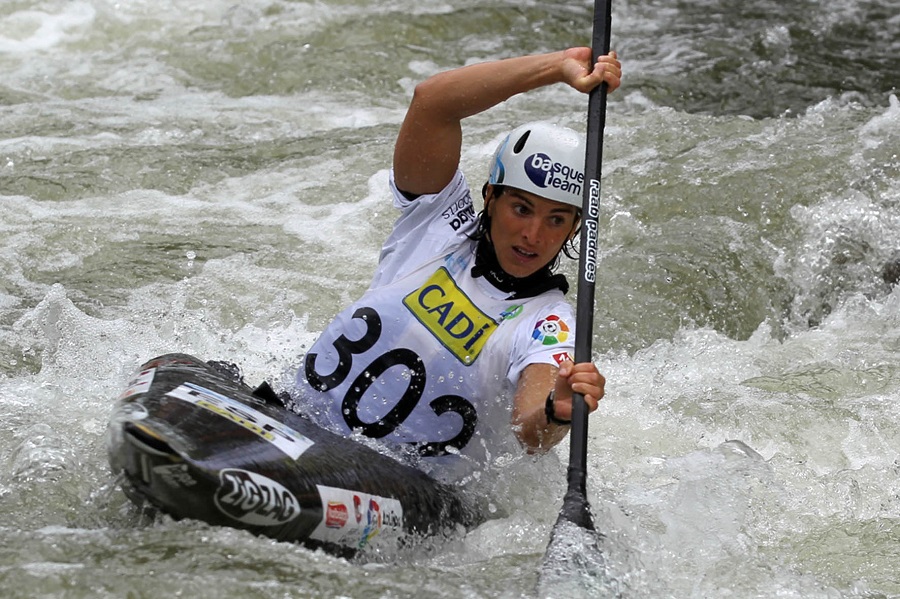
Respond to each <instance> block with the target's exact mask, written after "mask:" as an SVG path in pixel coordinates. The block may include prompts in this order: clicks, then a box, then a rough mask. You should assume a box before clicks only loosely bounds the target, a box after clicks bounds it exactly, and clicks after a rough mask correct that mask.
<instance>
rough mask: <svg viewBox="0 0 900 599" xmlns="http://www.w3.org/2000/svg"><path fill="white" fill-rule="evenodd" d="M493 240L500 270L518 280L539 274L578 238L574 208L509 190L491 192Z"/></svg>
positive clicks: (489, 206) (507, 188)
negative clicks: (565, 247)
mask: <svg viewBox="0 0 900 599" xmlns="http://www.w3.org/2000/svg"><path fill="white" fill-rule="evenodd" d="M486 195H487V198H488V202H487V208H486V209H487V213H488V215H489V216H490V217H491V229H490V239H491V243H492V245H493V246H494V252H495V253H496V255H497V261H498V262H499V263H500V267H501V268H502V269H503V270H504V271H506V273H507V274H510V275H512V276H514V277H518V278H522V277H527V276H528V275H531V274H534V273H536V272H537V271H538V270H540V269H541V268H543V267H544V266H546V265H547V264H549V263H550V262H551V261H552V260H553V259H554V258H556V255H557V254H558V253H559V252H560V250H562V246H563V244H564V243H565V242H566V241H568V240H569V239H570V238H571V237H572V236H573V235H574V234H575V227H576V226H577V224H578V220H577V210H576V208H575V207H574V206H571V205H569V204H563V203H562V202H556V201H554V200H548V199H546V198H542V197H541V196H538V195H535V194H533V193H530V192H527V191H522V190H521V189H516V188H513V187H505V188H503V191H502V192H501V193H500V194H499V195H495V190H494V189H493V187H491V186H489V187H488V190H487V194H486Z"/></svg>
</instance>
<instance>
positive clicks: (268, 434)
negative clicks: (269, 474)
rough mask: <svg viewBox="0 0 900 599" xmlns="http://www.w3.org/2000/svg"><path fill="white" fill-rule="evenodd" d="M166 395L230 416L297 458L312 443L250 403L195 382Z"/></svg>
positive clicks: (226, 416) (223, 415) (228, 417)
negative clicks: (255, 408) (257, 409)
mask: <svg viewBox="0 0 900 599" xmlns="http://www.w3.org/2000/svg"><path fill="white" fill-rule="evenodd" d="M166 395H168V396H170V397H174V398H175V399H180V400H182V401H186V402H189V403H192V404H194V405H195V406H198V407H201V408H204V409H206V410H209V411H210V412H213V413H215V414H218V415H219V416H222V417H223V418H227V419H228V420H230V421H232V422H234V423H235V424H237V425H239V426H241V427H243V428H245V429H247V430H248V431H250V432H251V433H254V434H255V435H258V436H260V437H262V438H263V439H265V440H266V441H268V442H269V443H271V444H272V445H274V446H275V447H277V448H278V449H279V450H281V451H282V452H283V453H285V454H286V455H288V456H290V457H291V459H294V460H296V459H297V458H299V457H300V456H301V455H303V452H305V451H306V450H307V449H309V448H310V447H312V446H313V441H312V440H311V439H310V438H309V437H306V436H305V435H302V434H300V433H298V432H297V431H295V430H294V429H292V428H291V427H289V426H286V425H284V424H282V423H281V422H279V421H277V420H275V419H274V418H270V417H268V416H266V415H265V414H263V413H261V412H257V411H256V410H254V409H253V408H251V407H250V406H248V405H246V404H243V403H241V402H239V401H237V400H234V399H231V398H230V397H227V396H225V395H222V394H221V393H216V392H215V391H213V390H211V389H207V388H206V387H201V386H200V385H195V384H193V383H183V384H182V385H180V386H178V387H176V388H175V389H172V390H171V391H169V392H168V393H166Z"/></svg>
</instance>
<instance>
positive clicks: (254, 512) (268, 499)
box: [215, 468, 300, 526]
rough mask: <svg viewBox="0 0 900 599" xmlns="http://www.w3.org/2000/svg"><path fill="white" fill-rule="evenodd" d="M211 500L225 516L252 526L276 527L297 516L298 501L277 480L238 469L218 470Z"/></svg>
mask: <svg viewBox="0 0 900 599" xmlns="http://www.w3.org/2000/svg"><path fill="white" fill-rule="evenodd" d="M215 502H216V507H218V508H219V510H220V511H221V512H222V513H223V514H225V515H226V516H228V517H229V518H233V519H234V520H237V521H238V522H243V523H244V524H251V525H253V526H280V525H281V524H285V523H287V522H290V521H291V520H293V519H294V518H296V517H297V516H298V515H300V502H299V501H297V498H296V497H295V496H294V494H293V493H291V492H290V491H289V490H288V489H286V488H285V487H284V486H283V485H282V484H281V483H279V482H276V481H274V480H272V479H271V478H269V477H267V476H263V475H262V474H258V473H256V472H250V471H248V470H240V469H238V468H226V469H225V470H222V471H221V472H219V489H218V491H216V496H215Z"/></svg>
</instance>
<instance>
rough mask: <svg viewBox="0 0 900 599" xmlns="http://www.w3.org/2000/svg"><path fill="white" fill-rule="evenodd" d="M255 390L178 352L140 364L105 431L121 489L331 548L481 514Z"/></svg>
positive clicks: (178, 514)
mask: <svg viewBox="0 0 900 599" xmlns="http://www.w3.org/2000/svg"><path fill="white" fill-rule="evenodd" d="M255 393H256V394H255ZM258 395H265V394H260V393H259V392H258V391H257V392H254V391H252V390H251V389H250V388H249V387H247V386H246V385H244V384H243V383H242V382H241V381H240V380H235V378H234V377H230V376H228V373H227V372H223V371H222V369H221V368H216V367H215V366H214V365H211V364H208V363H206V362H204V361H202V360H199V359H197V358H195V357H193V356H190V355H187V354H167V355H164V356H160V357H158V358H155V359H153V360H150V361H149V362H147V363H146V364H144V365H143V366H142V367H141V369H140V371H139V372H138V373H137V374H136V375H135V377H134V378H133V379H132V380H131V382H130V383H129V384H128V387H127V388H126V389H125V391H124V392H123V393H122V395H121V396H120V397H119V400H118V404H117V406H116V409H115V412H114V414H113V416H112V418H111V421H110V424H109V428H108V435H107V438H108V451H109V463H110V466H111V468H112V470H113V472H114V473H115V474H117V475H118V474H121V477H120V478H121V480H122V487H123V489H124V491H125V493H126V495H127V496H128V497H129V499H131V500H132V501H133V502H135V503H136V504H138V505H141V506H145V505H147V503H149V504H150V505H152V506H154V507H156V508H158V509H159V510H161V511H163V512H165V513H167V514H169V515H171V516H173V517H175V518H193V519H196V520H201V521H204V522H207V523H209V524H213V525H221V526H230V527H234V528H241V529H246V530H249V531H251V532H253V533H255V534H259V535H264V536H267V537H271V538H274V539H278V540H282V541H296V542H300V543H302V544H304V545H307V546H310V547H316V548H322V549H324V550H325V551H327V552H329V553H333V554H335V555H341V556H352V555H356V554H357V553H359V552H360V551H361V550H366V549H369V548H372V547H378V546H387V544H393V545H395V546H398V545H399V546H403V545H408V544H410V543H411V542H415V541H417V540H419V539H423V538H430V537H435V536H439V535H446V534H449V533H452V532H453V531H456V530H459V528H460V527H463V528H464V529H468V528H471V527H473V526H476V525H477V524H479V523H480V522H482V521H483V518H482V511H481V510H480V509H478V508H477V507H476V505H475V503H473V502H472V501H471V500H470V499H468V498H467V497H465V496H464V495H463V494H462V493H461V492H459V491H458V490H457V489H456V488H455V487H452V486H450V485H446V484H442V483H440V482H438V481H436V480H434V479H433V478H431V477H429V476H428V475H426V474H425V473H424V472H422V471H420V470H418V469H416V468H414V467H412V466H410V465H407V464H404V463H402V462H400V461H398V460H397V459H396V458H394V457H392V456H390V455H388V454H387V453H381V452H380V451H376V450H375V449H373V448H371V447H368V446H366V445H363V444H361V443H358V442H356V441H354V440H352V439H347V438H345V437H342V436H340V435H337V434H334V433H332V432H330V431H327V430H324V429H322V428H320V427H318V426H316V425H315V424H313V423H312V422H311V421H310V420H309V419H307V418H304V417H303V416H300V415H298V414H295V413H293V412H291V411H290V410H288V409H286V408H285V407H284V405H283V404H281V402H279V401H278V400H277V397H276V396H275V395H274V393H272V394H270V396H269V397H259V396H258Z"/></svg>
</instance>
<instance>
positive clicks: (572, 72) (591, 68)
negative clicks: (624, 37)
mask: <svg viewBox="0 0 900 599" xmlns="http://www.w3.org/2000/svg"><path fill="white" fill-rule="evenodd" d="M564 56H565V57H566V60H565V63H564V65H563V80H564V81H566V83H568V84H569V85H570V86H572V87H573V88H575V89H577V90H578V91H580V92H584V93H588V92H590V91H591V90H592V89H594V88H595V87H597V86H598V85H600V84H601V83H606V84H607V88H608V91H610V92H611V91H614V90H616V89H617V88H618V87H619V84H620V83H621V79H622V64H621V63H620V62H619V58H618V55H617V54H616V53H615V52H610V53H609V54H605V55H603V56H601V57H599V58H598V59H597V61H596V62H593V61H592V58H591V56H592V55H591V50H590V48H570V49H569V50H567V51H566V52H565V53H564Z"/></svg>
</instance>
